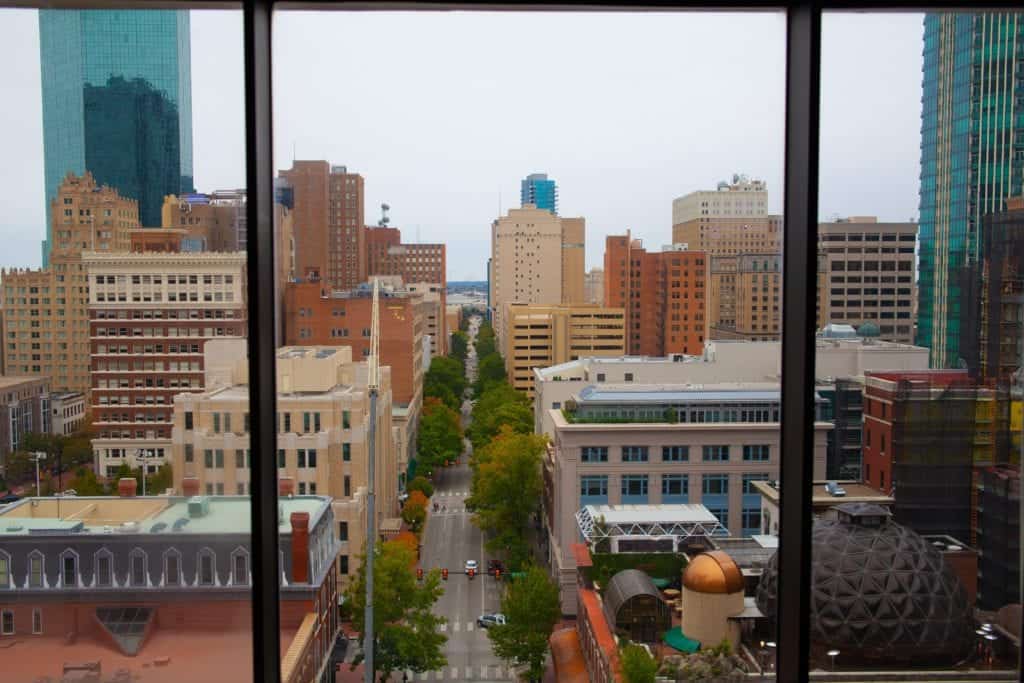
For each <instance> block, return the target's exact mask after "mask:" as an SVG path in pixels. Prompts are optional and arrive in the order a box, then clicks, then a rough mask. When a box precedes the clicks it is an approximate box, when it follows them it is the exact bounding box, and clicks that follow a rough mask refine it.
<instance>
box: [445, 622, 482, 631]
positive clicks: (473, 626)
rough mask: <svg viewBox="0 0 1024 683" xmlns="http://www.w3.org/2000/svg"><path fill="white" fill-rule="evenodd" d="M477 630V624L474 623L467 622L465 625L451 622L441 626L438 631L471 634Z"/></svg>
mask: <svg viewBox="0 0 1024 683" xmlns="http://www.w3.org/2000/svg"><path fill="white" fill-rule="evenodd" d="M449 627H450V628H449ZM476 628H477V626H476V622H473V621H467V622H466V623H465V624H463V623H462V622H461V621H451V622H445V623H443V624H441V626H440V627H439V628H438V630H439V631H440V632H441V633H447V632H448V631H451V632H452V633H459V632H460V631H465V632H466V633H471V632H473V631H474V630H476Z"/></svg>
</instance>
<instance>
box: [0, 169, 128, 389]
mask: <svg viewBox="0 0 1024 683" xmlns="http://www.w3.org/2000/svg"><path fill="white" fill-rule="evenodd" d="M51 215H52V217H53V218H52V220H53V233H52V234H53V245H52V247H51V251H50V266H49V267H48V268H45V269H42V270H8V271H4V272H3V274H2V275H0V281H2V282H0V287H2V289H3V300H4V315H3V343H4V359H5V371H6V372H7V373H9V374H18V375H48V376H49V377H50V383H51V386H52V387H53V388H54V390H56V391H78V392H83V393H86V394H87V392H88V391H89V323H88V319H87V311H88V293H87V292H88V284H89V283H88V281H87V278H86V273H85V267H84V265H83V264H82V253H83V252H86V251H94V252H126V251H128V250H129V248H130V246H131V239H130V231H131V230H133V229H135V228H138V227H139V204H138V202H137V201H135V200H134V199H126V198H124V197H121V196H120V195H119V194H118V192H117V190H115V189H113V188H110V187H105V186H103V187H101V186H99V185H97V184H96V181H95V180H94V179H93V177H92V174H90V173H86V174H85V175H83V176H75V175H73V174H70V173H69V174H68V175H67V176H66V177H65V178H64V181H63V182H62V183H61V186H60V188H59V189H58V190H57V195H56V197H54V199H53V202H52V203H51Z"/></svg>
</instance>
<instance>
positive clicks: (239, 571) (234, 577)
mask: <svg viewBox="0 0 1024 683" xmlns="http://www.w3.org/2000/svg"><path fill="white" fill-rule="evenodd" d="M231 583H232V584H233V585H235V586H247V585H248V584H249V553H247V552H245V550H242V549H241V548H239V549H237V550H235V552H234V553H232V555H231Z"/></svg>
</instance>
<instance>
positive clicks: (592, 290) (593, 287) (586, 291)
mask: <svg viewBox="0 0 1024 683" xmlns="http://www.w3.org/2000/svg"><path fill="white" fill-rule="evenodd" d="M583 298H584V299H585V300H586V303H588V304H598V305H600V306H603V305H604V270H603V269H601V268H591V269H590V270H588V271H587V274H586V275H584V276H583Z"/></svg>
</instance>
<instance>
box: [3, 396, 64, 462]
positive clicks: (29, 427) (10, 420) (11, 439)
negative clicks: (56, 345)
mask: <svg viewBox="0 0 1024 683" xmlns="http://www.w3.org/2000/svg"><path fill="white" fill-rule="evenodd" d="M50 401H51V394H50V381H49V379H48V378H46V377H31V376H30V377H16V376H0V465H4V466H6V464H7V456H8V455H10V454H11V453H13V452H15V451H17V450H18V449H20V448H21V445H22V439H23V438H24V436H25V434H28V433H29V432H42V433H44V434H48V433H50V431H51V430H52V424H53V423H52V421H51V416H50Z"/></svg>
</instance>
